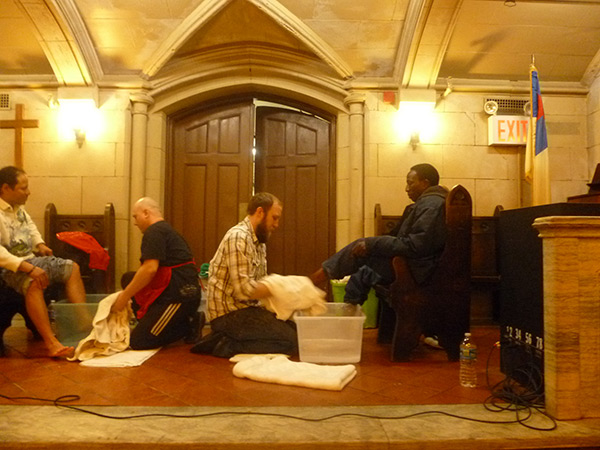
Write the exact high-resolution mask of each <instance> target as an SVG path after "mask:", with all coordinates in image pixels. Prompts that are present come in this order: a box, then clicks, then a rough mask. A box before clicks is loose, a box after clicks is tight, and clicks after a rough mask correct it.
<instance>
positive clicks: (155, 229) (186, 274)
mask: <svg viewBox="0 0 600 450" xmlns="http://www.w3.org/2000/svg"><path fill="white" fill-rule="evenodd" d="M133 218H134V220H135V225H136V226H137V227H138V228H139V229H140V230H141V231H142V233H143V234H144V236H143V238H142V255H141V257H140V261H141V263H142V265H141V266H140V268H139V269H138V270H137V271H136V272H135V274H134V275H133V278H132V279H131V281H129V282H128V283H126V286H123V291H121V293H120V294H119V296H118V298H117V300H116V301H115V303H114V305H113V307H112V309H113V311H120V310H121V309H123V308H124V307H125V306H126V305H127V302H128V301H129V300H130V299H133V304H132V307H133V310H134V312H135V314H136V317H137V318H138V324H137V325H136V327H135V328H134V329H133V330H132V332H131V339H130V346H131V348H132V349H134V350H144V349H150V348H156V347H160V346H162V345H166V344H170V343H172V342H175V341H177V340H179V339H181V338H184V337H185V338H187V340H193V339H192V337H193V336H192V335H194V334H195V335H196V336H197V334H198V331H199V328H201V327H202V325H203V323H200V322H204V320H202V319H201V318H200V315H199V313H198V306H199V304H200V285H199V283H198V270H197V268H196V265H195V264H194V259H193V255H192V252H191V250H190V248H189V246H188V244H187V242H186V241H185V239H184V238H183V237H182V236H181V235H180V234H179V233H177V231H175V230H174V229H173V228H172V227H171V225H169V224H168V223H167V222H166V221H165V220H164V218H163V216H162V213H161V211H160V208H159V206H158V203H157V202H156V201H154V200H152V199H151V198H148V197H144V198H141V199H139V200H138V201H137V202H136V203H135V205H134V206H133Z"/></svg>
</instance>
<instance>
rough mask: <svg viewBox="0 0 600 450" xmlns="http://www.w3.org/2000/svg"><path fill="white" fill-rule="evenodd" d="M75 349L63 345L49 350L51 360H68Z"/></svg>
mask: <svg viewBox="0 0 600 450" xmlns="http://www.w3.org/2000/svg"><path fill="white" fill-rule="evenodd" d="M74 351H75V349H74V348H73V347H65V346H63V345H60V344H59V346H56V347H54V348H52V349H49V350H48V356H49V357H50V358H67V357H69V356H71V355H72V354H73V352H74Z"/></svg>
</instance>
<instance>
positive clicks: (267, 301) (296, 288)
mask: <svg viewBox="0 0 600 450" xmlns="http://www.w3.org/2000/svg"><path fill="white" fill-rule="evenodd" d="M260 282H261V283H264V284H265V285H266V286H267V287H268V288H269V290H270V291H271V296H269V297H267V298H264V299H262V300H261V302H262V304H263V305H264V306H265V308H267V309H268V310H269V311H271V312H274V313H275V314H277V318H278V319H280V320H288V319H289V318H290V317H291V316H292V314H293V313H294V311H303V312H304V313H305V314H306V315H309V316H317V315H320V314H324V313H325V311H327V306H325V292H323V291H322V290H321V289H319V288H318V287H316V286H315V285H314V284H313V282H312V281H310V278H308V277H301V276H297V275H289V276H283V275H275V274H273V275H267V276H266V277H264V278H261V280H260Z"/></svg>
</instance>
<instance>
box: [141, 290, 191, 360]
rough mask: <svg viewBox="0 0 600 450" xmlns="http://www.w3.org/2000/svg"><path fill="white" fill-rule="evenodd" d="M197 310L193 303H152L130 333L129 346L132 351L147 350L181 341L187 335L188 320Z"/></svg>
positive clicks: (188, 328) (188, 329)
mask: <svg viewBox="0 0 600 450" xmlns="http://www.w3.org/2000/svg"><path fill="white" fill-rule="evenodd" d="M197 309H198V303H197V302H193V301H184V302H181V301H178V302H172V303H158V301H157V302H154V303H153V304H152V305H150V307H149V308H148V311H147V312H146V314H145V315H144V317H142V318H141V319H140V321H139V322H138V324H137V325H136V326H135V328H134V329H133V330H132V331H131V338H130V342H129V345H130V346H131V348H132V349H133V350H148V349H151V348H158V347H162V346H163V345H167V344H171V343H173V342H175V341H178V340H179V339H182V338H183V337H184V336H186V335H187V334H188V333H189V331H190V326H191V325H190V318H191V317H192V315H193V314H194V313H195V312H196V311H197Z"/></svg>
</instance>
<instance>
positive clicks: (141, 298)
mask: <svg viewBox="0 0 600 450" xmlns="http://www.w3.org/2000/svg"><path fill="white" fill-rule="evenodd" d="M188 264H194V261H189V262H185V263H182V264H177V265H175V266H160V267H159V268H158V270H157V271H156V273H155V274H154V278H152V281H150V283H149V284H147V285H146V286H144V287H143V288H142V289H141V290H140V291H139V292H138V293H137V294H135V295H134V298H135V302H136V303H137V304H138V305H139V307H140V309H138V310H137V313H136V317H137V318H138V320H139V319H141V318H142V317H144V315H146V311H148V308H149V307H150V305H151V304H152V303H154V300H156V299H157V298H158V297H159V296H160V294H162V293H163V291H164V290H165V289H166V288H167V286H168V285H169V283H170V282H171V273H172V271H173V269H175V268H177V267H181V266H186V265H188Z"/></svg>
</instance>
